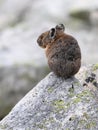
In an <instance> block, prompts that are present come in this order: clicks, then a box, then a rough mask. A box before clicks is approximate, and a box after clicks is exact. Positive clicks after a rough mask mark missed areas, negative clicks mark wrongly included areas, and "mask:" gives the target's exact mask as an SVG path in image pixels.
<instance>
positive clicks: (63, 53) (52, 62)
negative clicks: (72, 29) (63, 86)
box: [37, 29, 81, 79]
mask: <svg viewBox="0 0 98 130" xmlns="http://www.w3.org/2000/svg"><path fill="white" fill-rule="evenodd" d="M55 30H56V29H55ZM49 33H50V30H49V31H47V32H45V33H42V34H41V35H40V36H39V38H38V40H37V42H38V44H39V45H40V46H41V47H43V48H45V49H46V56H47V58H48V64H49V67H50V69H51V70H52V71H53V72H54V73H55V74H56V75H57V76H60V77H64V78H65V79H66V78H69V77H71V76H73V75H75V74H76V73H77V72H78V71H79V69H80V66H81V51H80V47H79V45H78V42H77V40H76V39H75V38H74V37H72V36H71V35H68V34H65V33H64V30H56V34H55V36H54V37H53V38H52V39H51V38H50V37H49Z"/></svg>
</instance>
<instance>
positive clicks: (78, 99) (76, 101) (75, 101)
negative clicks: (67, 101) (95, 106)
mask: <svg viewBox="0 0 98 130" xmlns="http://www.w3.org/2000/svg"><path fill="white" fill-rule="evenodd" d="M78 102H81V98H78V97H76V98H75V99H73V103H74V104H76V103H78Z"/></svg>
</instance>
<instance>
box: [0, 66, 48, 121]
mask: <svg viewBox="0 0 98 130" xmlns="http://www.w3.org/2000/svg"><path fill="white" fill-rule="evenodd" d="M48 72H49V71H48V67H45V66H40V67H36V66H35V67H34V66H33V65H29V64H28V65H26V64H25V65H16V66H9V67H0V119H1V118H3V117H4V116H5V115H7V114H8V113H9V111H10V110H11V109H12V107H13V106H14V105H15V104H16V103H17V102H18V101H19V100H20V99H21V98H22V97H23V96H24V95H25V94H26V93H27V92H28V91H30V90H31V89H32V88H33V87H34V86H35V85H36V84H37V82H39V81H40V80H41V79H42V78H43V77H44V76H45V75H46V74H47V73H48Z"/></svg>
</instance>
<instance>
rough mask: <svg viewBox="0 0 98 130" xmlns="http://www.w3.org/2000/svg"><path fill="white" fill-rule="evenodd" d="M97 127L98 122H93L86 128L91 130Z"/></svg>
mask: <svg viewBox="0 0 98 130" xmlns="http://www.w3.org/2000/svg"><path fill="white" fill-rule="evenodd" d="M95 126H96V122H94V121H92V122H90V123H87V124H86V126H85V128H86V129H91V128H94V127H95Z"/></svg>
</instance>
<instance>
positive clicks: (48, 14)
mask: <svg viewBox="0 0 98 130" xmlns="http://www.w3.org/2000/svg"><path fill="white" fill-rule="evenodd" d="M58 23H63V24H65V26H66V30H65V31H66V33H70V34H71V35H73V36H74V37H75V38H76V39H77V40H78V42H79V45H80V47H81V50H82V64H83V65H86V64H92V63H96V62H97V61H98V55H97V53H98V45H97V44H98V0H94V1H93V2H92V0H82V1H81V0H74V1H73V0H66V1H65V0H54V1H53V0H41V1H40V0H0V119H1V118H3V117H4V116H5V115H6V114H7V113H8V112H9V111H10V109H11V108H12V107H13V106H14V105H15V104H16V103H17V102H18V101H19V100H20V99H21V98H22V97H23V96H24V95H25V94H26V93H27V92H28V91H29V90H30V89H32V88H33V87H34V86H35V84H37V83H38V82H39V81H40V80H41V79H43V77H45V75H47V73H48V72H49V69H48V66H47V61H46V58H45V54H44V50H43V49H41V48H40V47H39V46H38V45H37V43H36V39H37V37H38V36H39V35H40V34H41V33H42V32H44V31H46V30H47V29H49V28H51V27H53V26H55V25H56V24H58Z"/></svg>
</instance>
